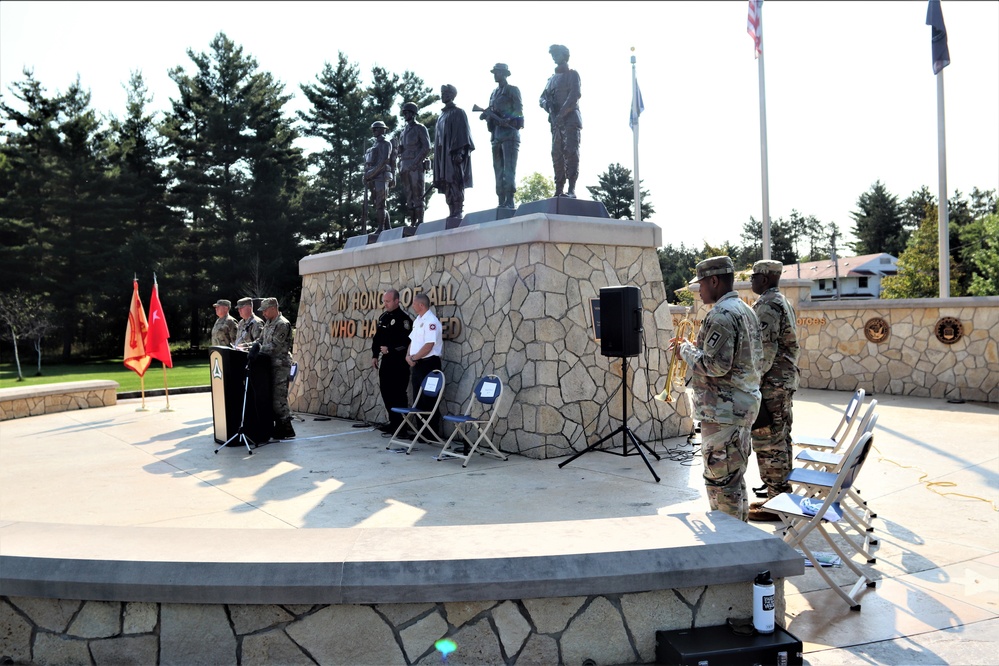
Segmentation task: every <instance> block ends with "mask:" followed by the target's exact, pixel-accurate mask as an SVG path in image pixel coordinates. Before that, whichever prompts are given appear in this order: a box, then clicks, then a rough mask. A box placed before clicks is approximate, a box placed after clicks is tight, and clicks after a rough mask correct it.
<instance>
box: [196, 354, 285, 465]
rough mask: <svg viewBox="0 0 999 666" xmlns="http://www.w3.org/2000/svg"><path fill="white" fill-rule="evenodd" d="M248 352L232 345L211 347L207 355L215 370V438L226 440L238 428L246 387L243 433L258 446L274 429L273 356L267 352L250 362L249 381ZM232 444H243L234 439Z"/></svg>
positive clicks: (213, 387) (213, 407)
mask: <svg viewBox="0 0 999 666" xmlns="http://www.w3.org/2000/svg"><path fill="white" fill-rule="evenodd" d="M248 358H249V354H247V353H246V352H244V351H240V350H239V349H232V348H231V347H211V348H210V351H209V355H208V361H209V365H210V367H211V373H212V421H213V424H214V426H215V441H216V442H217V443H219V444H224V443H225V442H227V441H228V440H229V439H230V438H231V437H232V436H233V435H235V434H236V432H237V431H238V430H239V424H240V422H241V420H242V412H243V388H244V387H247V391H246V423H245V427H244V430H243V432H244V433H245V434H246V436H247V437H249V438H250V439H251V440H253V442H254V443H255V444H256V445H258V446H259V445H261V444H266V443H267V440H269V439H270V438H271V433H272V431H273V430H274V412H273V410H272V409H271V359H270V357H269V356H267V355H265V354H261V355H259V356H257V357H256V358H255V359H254V360H253V362H252V363H251V364H250V376H249V377H250V381H249V384H247V381H246V378H247V375H246V362H247V360H248ZM230 446H242V443H241V442H238V441H235V442H232V443H231V444H230Z"/></svg>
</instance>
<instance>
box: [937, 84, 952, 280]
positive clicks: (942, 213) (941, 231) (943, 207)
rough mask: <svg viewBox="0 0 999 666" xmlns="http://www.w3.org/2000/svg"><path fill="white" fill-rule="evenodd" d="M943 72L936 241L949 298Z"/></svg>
mask: <svg viewBox="0 0 999 666" xmlns="http://www.w3.org/2000/svg"><path fill="white" fill-rule="evenodd" d="M943 76H944V71H943V68H941V69H940V72H939V73H937V176H938V179H939V182H938V188H939V191H940V195H939V199H940V205H939V206H937V229H938V231H937V235H938V238H937V241H938V245H939V248H940V249H939V252H940V267H939V271H940V275H939V279H940V298H950V229H949V227H950V211H949V210H948V208H949V206H948V204H947V136H946V132H945V129H944V79H943Z"/></svg>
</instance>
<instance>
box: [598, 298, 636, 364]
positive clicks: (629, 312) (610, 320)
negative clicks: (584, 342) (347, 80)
mask: <svg viewBox="0 0 999 666" xmlns="http://www.w3.org/2000/svg"><path fill="white" fill-rule="evenodd" d="M641 346H642V292H641V290H640V289H639V288H638V287H604V288H603V289H601V290H600V353H601V354H603V355H604V356H638V354H639V352H640V351H641Z"/></svg>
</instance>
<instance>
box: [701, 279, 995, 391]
mask: <svg viewBox="0 0 999 666" xmlns="http://www.w3.org/2000/svg"><path fill="white" fill-rule="evenodd" d="M736 289H737V290H738V291H739V295H740V296H742V298H743V299H744V300H746V301H747V302H749V303H752V302H753V301H755V300H756V298H757V296H756V294H754V293H753V292H752V289H750V286H749V283H747V282H737V283H736ZM810 289H811V280H797V279H792V280H786V279H785V280H781V291H782V292H784V294H785V295H786V296H787V297H788V298H789V299H791V301H792V303H794V307H795V311H796V315H797V318H798V341H799V344H800V346H801V357H800V360H799V362H798V365H799V368H800V369H801V387H802V388H813V389H833V390H837V391H852V390H854V389H856V388H863V389H864V390H865V391H867V392H868V393H871V392H873V393H875V394H877V393H883V394H888V395H912V396H918V397H924V398H925V397H928V398H948V399H951V398H953V399H958V398H960V399H963V400H975V401H980V402H992V403H996V402H999V297H997V296H988V297H962V298H922V299H903V300H885V299H874V300H846V301H811V300H810V298H811V296H810ZM706 312H707V306H705V305H703V304H701V303H699V304H698V308H697V314H696V315H695V316H696V318H697V319H698V320H701V319H703V317H704V314H705V313H706ZM874 317H881V318H882V319H884V320H885V321H886V322H888V324H889V326H890V327H891V332H890V334H889V336H888V337H887V339H886V340H885V341H884V342H881V343H874V342H870V341H869V340H868V339H867V338H866V337H865V335H864V325H865V324H866V323H867V322H868V321H869V320H870V319H872V318H874ZM942 317H955V318H957V319H958V320H960V321H961V324H962V326H963V329H964V331H963V336H962V338H961V339H960V340H958V341H957V342H955V343H954V344H949V345H948V344H944V343H942V342H940V341H939V340H938V339H937V338H936V333H935V330H934V329H935V325H936V323H937V322H938V321H939V320H940V319H941V318H942Z"/></svg>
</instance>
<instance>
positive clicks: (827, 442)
mask: <svg viewBox="0 0 999 666" xmlns="http://www.w3.org/2000/svg"><path fill="white" fill-rule="evenodd" d="M864 395H865V391H864V389H862V388H859V389H857V390H856V391H854V392H853V396H852V397H851V398H850V401H849V402H847V403H846V409H844V410H843V418H841V419H840V421H839V425H837V426H836V429H835V430H833V434H832V436H831V437H821V436H818V437H817V436H809V435H797V434H793V433H792V435H791V443H792V444H793V445H794V446H801V447H804V448H808V449H819V450H824V451H829V450H832V451H835V450H836V449H837V448H839V447H840V446H842V445H843V443H844V442H848V441H850V440H849V439H847V438H848V437H849V436H850V430H851V429H852V428H853V423H854V418H855V417H856V416H857V412H859V411H860V405H861V403H863V402H864Z"/></svg>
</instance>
